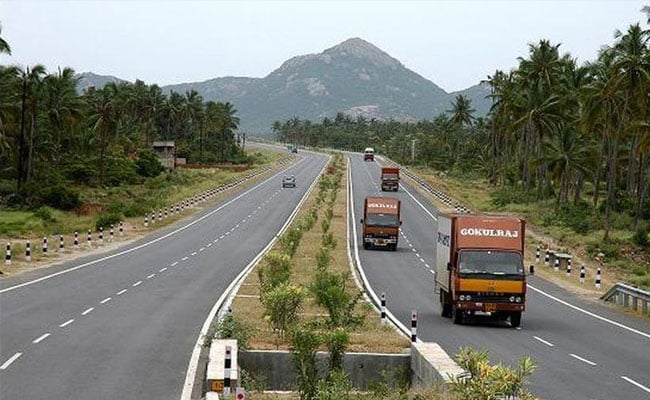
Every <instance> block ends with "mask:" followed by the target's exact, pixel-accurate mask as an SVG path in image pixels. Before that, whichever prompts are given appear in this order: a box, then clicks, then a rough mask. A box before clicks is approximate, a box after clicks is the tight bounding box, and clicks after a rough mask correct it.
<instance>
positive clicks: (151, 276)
mask: <svg viewBox="0 0 650 400" xmlns="http://www.w3.org/2000/svg"><path fill="white" fill-rule="evenodd" d="M154 276H156V274H155V273H154V274H151V275H149V276H147V279H151V278H153V277H154Z"/></svg>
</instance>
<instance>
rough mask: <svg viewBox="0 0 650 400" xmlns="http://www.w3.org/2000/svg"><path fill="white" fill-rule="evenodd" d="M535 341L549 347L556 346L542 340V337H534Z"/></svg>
mask: <svg viewBox="0 0 650 400" xmlns="http://www.w3.org/2000/svg"><path fill="white" fill-rule="evenodd" d="M533 339H535V340H537V341H538V342H542V343H544V344H545V345H547V346H548V347H553V346H555V345H554V344H553V343H551V342H549V341H546V340H544V339H542V338H541V337H537V336H533Z"/></svg>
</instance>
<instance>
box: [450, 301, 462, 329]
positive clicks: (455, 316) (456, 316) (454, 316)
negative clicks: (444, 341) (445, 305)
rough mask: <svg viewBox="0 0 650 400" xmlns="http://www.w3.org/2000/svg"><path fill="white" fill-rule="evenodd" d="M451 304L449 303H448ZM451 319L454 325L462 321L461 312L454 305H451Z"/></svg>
mask: <svg viewBox="0 0 650 400" xmlns="http://www.w3.org/2000/svg"><path fill="white" fill-rule="evenodd" d="M450 306H451V305H450ZM451 320H452V321H453V322H454V324H456V325H460V324H462V323H463V312H462V311H460V310H459V309H458V308H456V307H451Z"/></svg>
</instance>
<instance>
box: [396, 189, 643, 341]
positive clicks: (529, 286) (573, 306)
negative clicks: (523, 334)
mask: <svg viewBox="0 0 650 400" xmlns="http://www.w3.org/2000/svg"><path fill="white" fill-rule="evenodd" d="M400 186H402V184H400ZM402 188H403V189H404V191H405V192H407V193H408V195H409V196H411V197H412V198H413V200H415V201H416V202H417V203H418V204H420V207H422V209H424V210H425V211H426V212H427V214H429V216H430V217H431V218H433V220H434V221H437V220H438V219H437V218H436V217H434V216H433V215H432V214H431V213H430V212H428V210H427V209H426V208H425V207H424V206H423V205H422V204H421V203H420V202H419V201H417V199H415V197H413V195H411V194H410V193H409V192H408V191H407V190H406V189H405V188H404V187H403V186H402ZM527 286H528V288H530V289H532V290H534V291H535V292H537V293H539V294H541V295H543V296H546V297H548V298H549V299H551V300H554V301H556V302H558V303H560V304H563V305H565V306H567V307H570V308H573V309H574V310H576V311H579V312H581V313H583V314H586V315H589V316H590V317H593V318H596V319H599V320H601V321H603V322H606V323H608V324H611V325H614V326H617V327H619V328H623V329H625V330H627V331H629V332H632V333H636V334H637V335H641V336H643V337H646V338H648V339H650V334H649V333H646V332H642V331H640V330H638V329H634V328H631V327H629V326H627V325H624V324H622V323H620V322H616V321H613V320H611V319H609V318H605V317H601V316H600V315H598V314H595V313H592V312H591V311H587V310H585V309H583V308H580V307H578V306H575V305H573V304H571V303H569V302H567V301H564V300H562V299H559V298H557V297H555V296H553V295H551V294H548V293H546V292H544V291H543V290H540V289H537V288H536V287H534V286H531V285H530V284H527Z"/></svg>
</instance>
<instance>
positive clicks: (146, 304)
mask: <svg viewBox="0 0 650 400" xmlns="http://www.w3.org/2000/svg"><path fill="white" fill-rule="evenodd" d="M299 157H300V158H301V159H302V161H301V162H300V163H299V164H297V165H295V166H292V167H290V168H289V169H288V171H287V173H293V174H295V175H296V180H297V184H298V185H297V186H298V187H297V188H296V189H281V184H280V181H281V176H282V173H281V174H278V175H277V176H275V177H273V178H272V179H270V180H268V181H266V182H264V183H262V184H261V185H259V187H257V188H256V189H255V190H252V191H250V192H249V193H248V194H246V195H244V196H242V197H241V198H240V199H238V200H237V201H236V202H233V203H232V204H230V205H228V206H226V207H224V208H223V209H221V210H220V211H218V212H216V213H214V214H212V215H209V214H210V212H211V211H213V210H216V209H217V208H218V207H219V205H220V204H225V203H226V202H227V199H224V200H222V201H220V202H219V203H218V204H216V205H214V206H212V207H209V209H208V210H204V211H203V212H201V213H200V215H202V216H207V217H206V218H205V219H203V220H201V221H200V222H198V223H196V224H194V225H192V226H190V227H187V228H186V229H184V230H183V231H181V232H178V233H177V234H174V235H172V236H169V237H167V238H165V239H162V240H160V241H159V242H156V243H154V244H151V245H149V246H146V247H143V248H141V249H139V250H136V251H133V252H131V253H128V254H124V255H121V256H117V257H114V258H111V259H108V260H105V261H102V262H99V263H97V264H94V265H90V266H88V267H86V268H82V269H78V270H75V271H72V272H70V273H68V274H64V275H60V276H56V277H53V278H51V279H48V280H45V281H42V282H38V283H36V284H33V285H29V286H25V287H21V288H19V289H16V290H12V291H8V292H5V293H1V294H0V304H1V309H0V341H1V343H0V344H1V346H0V363H4V362H5V360H7V359H9V358H10V357H12V355H13V354H14V353H16V352H22V353H23V354H22V355H21V356H19V357H20V358H19V359H16V360H13V361H12V363H11V365H9V366H8V368H6V369H5V370H3V371H1V372H0V380H1V384H0V398H2V399H3V400H4V399H26V398H30V399H38V398H57V399H58V398H60V399H88V398H93V399H115V398H119V399H136V398H137V399H178V398H179V396H180V392H181V386H182V384H183V379H184V377H185V372H186V368H187V364H188V361H189V358H190V354H191V352H192V349H193V346H194V342H195V340H196V337H197V335H198V332H199V330H200V328H201V326H202V324H203V322H204V320H205V317H206V316H207V314H208V312H209V311H210V309H211V307H212V305H213V304H214V302H215V301H216V299H217V298H218V297H219V296H220V294H221V292H222V291H223V290H224V289H225V288H226V287H227V286H228V284H229V283H230V281H231V280H232V279H233V278H234V277H235V276H236V275H237V274H238V273H239V271H240V270H241V269H242V268H243V267H244V266H246V265H247V264H248V263H249V262H250V260H251V259H252V258H253V257H255V255H256V254H257V253H258V252H259V251H260V250H261V249H262V248H263V247H264V246H265V245H266V243H268V242H269V240H271V238H272V237H273V235H274V234H275V232H277V231H278V230H279V228H280V227H281V226H282V225H283V223H284V221H285V220H286V218H287V217H288V216H289V214H290V213H291V211H292V210H293V208H294V207H295V205H296V204H297V203H298V201H299V200H300V198H301V197H302V195H303V194H304V192H305V190H306V189H307V187H308V186H309V184H310V183H311V182H312V181H313V180H314V179H315V177H316V176H317V174H318V172H319V171H320V170H321V169H322V167H323V165H324V163H325V162H326V157H325V156H318V155H313V154H300V155H299ZM208 215H209V216H208ZM249 215H250V217H249ZM178 226H179V224H176V225H175V226H174V227H170V228H166V229H165V230H164V231H162V232H159V233H157V234H156V236H154V237H162V236H163V235H164V234H165V232H171V231H173V230H174V229H176V228H178ZM149 239H150V238H149ZM146 240H147V239H144V241H146ZM142 242H143V241H140V242H138V243H135V244H133V245H131V246H137V245H138V244H141V243H142ZM208 245H209V246H208ZM202 248H203V250H201V249H202ZM192 253H194V255H192ZM186 257H187V258H186ZM183 258H186V259H185V261H182V260H183ZM12 283H14V282H11V281H5V280H3V282H2V287H3V288H7V287H9V286H11V284H12ZM108 298H111V300H108V301H104V300H106V299H108ZM102 302H104V303H102ZM91 309H92V310H91ZM88 310H90V311H88ZM84 312H86V315H83V313H84ZM45 332H50V333H51V335H50V336H48V337H47V340H44V341H43V342H42V343H38V344H34V343H32V341H33V340H34V338H38V337H40V336H41V335H43V334H44V333H45ZM35 382H38V384H34V383H35Z"/></svg>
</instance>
